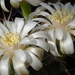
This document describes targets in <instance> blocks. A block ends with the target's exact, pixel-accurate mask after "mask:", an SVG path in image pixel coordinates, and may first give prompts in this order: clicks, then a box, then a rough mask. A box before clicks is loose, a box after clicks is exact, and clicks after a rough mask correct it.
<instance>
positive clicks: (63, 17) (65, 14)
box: [50, 9, 73, 24]
mask: <svg viewBox="0 0 75 75" xmlns="http://www.w3.org/2000/svg"><path fill="white" fill-rule="evenodd" d="M50 17H51V19H52V21H55V22H58V23H60V24H62V23H64V22H67V21H69V20H71V19H72V18H73V14H72V13H71V11H70V10H69V9H67V10H61V11H60V10H59V12H58V11H56V12H54V13H53V14H52V15H50Z"/></svg>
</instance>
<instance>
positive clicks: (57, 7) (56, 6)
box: [53, 4, 60, 12]
mask: <svg viewBox="0 0 75 75" xmlns="http://www.w3.org/2000/svg"><path fill="white" fill-rule="evenodd" d="M53 5H54V7H55V8H56V10H57V11H58V12H60V6H59V5H57V4H53Z"/></svg>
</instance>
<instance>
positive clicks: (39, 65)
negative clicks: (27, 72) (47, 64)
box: [28, 52, 43, 70]
mask: <svg viewBox="0 0 75 75" xmlns="http://www.w3.org/2000/svg"><path fill="white" fill-rule="evenodd" d="M28 53H29V54H30V56H31V57H32V63H31V64H30V65H31V66H32V68H33V69H34V70H39V69H40V68H42V66H43V65H42V63H41V61H40V60H39V59H38V58H37V57H36V56H35V55H34V54H33V53H31V52H28Z"/></svg>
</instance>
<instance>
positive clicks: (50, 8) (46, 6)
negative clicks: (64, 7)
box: [40, 2, 55, 13]
mask: <svg viewBox="0 0 75 75" xmlns="http://www.w3.org/2000/svg"><path fill="white" fill-rule="evenodd" d="M40 5H42V6H43V7H45V8H46V9H48V10H49V11H50V12H51V13H53V12H54V11H55V10H54V9H53V8H52V7H51V6H49V5H48V4H46V3H43V2H42V3H40Z"/></svg>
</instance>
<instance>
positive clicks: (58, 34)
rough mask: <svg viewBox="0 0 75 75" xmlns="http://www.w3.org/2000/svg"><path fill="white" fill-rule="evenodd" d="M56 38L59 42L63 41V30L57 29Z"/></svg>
mask: <svg viewBox="0 0 75 75" xmlns="http://www.w3.org/2000/svg"><path fill="white" fill-rule="evenodd" d="M55 37H56V38H57V39H58V40H62V38H63V31H62V29H56V30H55Z"/></svg>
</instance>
